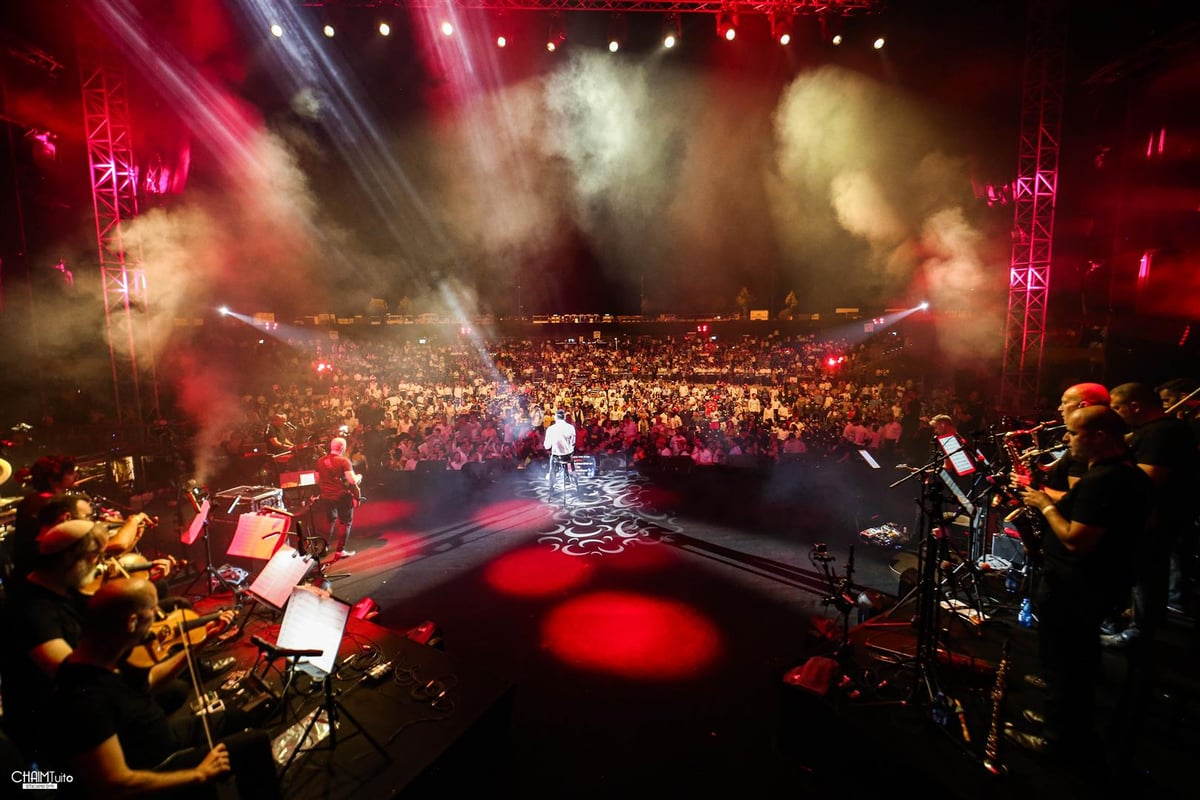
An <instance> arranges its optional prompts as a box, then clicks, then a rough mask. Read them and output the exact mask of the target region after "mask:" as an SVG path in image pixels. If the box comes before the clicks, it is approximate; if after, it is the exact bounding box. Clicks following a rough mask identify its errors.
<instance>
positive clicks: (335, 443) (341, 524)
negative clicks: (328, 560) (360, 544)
mask: <svg viewBox="0 0 1200 800" xmlns="http://www.w3.org/2000/svg"><path fill="white" fill-rule="evenodd" d="M361 480H362V477H361V476H360V475H358V474H357V473H356V472H355V471H354V464H353V463H352V462H351V461H350V459H349V458H347V457H346V440H345V439H343V438H342V437H341V436H338V437H335V438H334V439H333V440H332V441H330V443H329V454H328V455H325V456H322V457H321V458H319V459H318V460H317V488H318V489H319V490H320V492H321V494H320V497H319V498H318V499H317V503H316V506H317V511H318V514H319V515H320V516H322V517H323V519H324V522H325V530H324V531H323V533H324V535H325V537H326V539H327V540H329V541H336V545H335V546H334V547H333V558H334V560H335V561H336V560H338V559H342V558H349V557H350V556H352V555H354V551H353V550H347V549H346V542H347V541H349V539H350V526H351V525H353V524H354V509H356V508H358V504H359V502H361V501H362V492H361V491H360V490H359V482H360V481H361ZM335 533H336V537H335V536H334V534H335Z"/></svg>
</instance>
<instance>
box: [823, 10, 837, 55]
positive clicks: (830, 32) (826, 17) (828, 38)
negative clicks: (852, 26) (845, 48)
mask: <svg viewBox="0 0 1200 800" xmlns="http://www.w3.org/2000/svg"><path fill="white" fill-rule="evenodd" d="M820 22H821V41H823V42H829V43H830V44H832V45H833V46H834V47H837V46H838V45H840V44H841V43H842V18H841V17H839V16H836V15H830V14H822V15H821V16H820Z"/></svg>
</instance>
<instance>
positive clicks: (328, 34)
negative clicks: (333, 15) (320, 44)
mask: <svg viewBox="0 0 1200 800" xmlns="http://www.w3.org/2000/svg"><path fill="white" fill-rule="evenodd" d="M321 33H323V34H325V38H326V39H332V38H333V37H334V35H335V34H336V33H337V31H335V30H334V29H333V26H332V25H330V24H329V23H328V22H326V23H325V27H324V28H321Z"/></svg>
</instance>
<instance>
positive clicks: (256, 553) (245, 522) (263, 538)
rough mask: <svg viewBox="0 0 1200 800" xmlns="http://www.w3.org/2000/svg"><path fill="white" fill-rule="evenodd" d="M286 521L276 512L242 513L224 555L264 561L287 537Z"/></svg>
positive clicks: (286, 519) (273, 553)
mask: <svg viewBox="0 0 1200 800" xmlns="http://www.w3.org/2000/svg"><path fill="white" fill-rule="evenodd" d="M288 522H289V520H288V518H287V517H284V516H280V515H278V514H242V515H241V516H240V517H238V524H237V531H236V532H235V533H234V534H233V541H232V542H230V543H229V549H228V550H227V551H225V552H226V555H231V556H239V557H241V558H257V559H260V560H262V561H266V560H267V559H269V558H270V557H271V556H273V555H275V551H276V550H278V549H279V548H280V547H281V546H282V545H283V543H284V540H285V539H287V529H288Z"/></svg>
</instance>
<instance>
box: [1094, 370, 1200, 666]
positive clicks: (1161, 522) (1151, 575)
mask: <svg viewBox="0 0 1200 800" xmlns="http://www.w3.org/2000/svg"><path fill="white" fill-rule="evenodd" d="M1112 407H1113V410H1114V411H1116V412H1117V413H1118V414H1120V415H1121V419H1123V420H1125V423H1126V424H1127V425H1129V427H1130V428H1131V429H1132V430H1133V433H1132V434H1131V435H1130V436H1129V448H1130V450H1131V451H1132V453H1133V459H1134V462H1135V463H1136V464H1137V465H1138V466H1139V467H1141V469H1142V471H1143V472H1145V473H1146V474H1147V475H1149V476H1150V479H1151V481H1153V483H1154V514H1153V516H1152V518H1151V523H1150V526H1149V528H1148V529H1147V531H1146V536H1145V538H1144V539H1143V540H1142V541H1141V542H1139V546H1138V548H1137V550H1136V553H1135V554H1136V556H1137V559H1136V561H1137V580H1136V581H1135V583H1134V588H1133V622H1132V624H1131V625H1130V626H1129V627H1128V628H1127V629H1126V630H1124V631H1121V632H1120V633H1118V634H1115V635H1113V636H1110V637H1107V638H1106V639H1105V644H1106V645H1108V646H1123V645H1127V644H1129V643H1130V642H1131V641H1133V640H1134V639H1136V638H1138V637H1141V636H1147V637H1153V636H1154V633H1155V631H1157V629H1158V628H1159V626H1160V625H1161V623H1162V622H1163V620H1164V618H1165V617H1166V612H1167V587H1168V576H1169V573H1170V558H1171V552H1172V551H1173V550H1174V549H1175V548H1176V547H1178V545H1179V543H1180V541H1181V540H1182V538H1183V534H1184V532H1185V531H1186V530H1188V529H1190V527H1191V525H1192V521H1193V520H1194V519H1195V516H1196V503H1195V499H1194V498H1195V492H1196V489H1197V473H1198V471H1200V470H1198V463H1197V451H1196V441H1195V439H1194V438H1193V436H1192V431H1191V428H1190V427H1189V426H1188V424H1187V423H1186V422H1185V421H1183V420H1181V419H1179V418H1177V417H1174V416H1168V415H1167V413H1166V411H1165V410H1164V409H1163V407H1162V401H1161V400H1160V399H1159V397H1158V394H1157V393H1156V392H1155V391H1154V390H1153V389H1152V388H1151V387H1149V386H1147V385H1146V384H1143V383H1125V384H1121V385H1120V386H1117V387H1116V388H1114V389H1113V390H1112Z"/></svg>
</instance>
